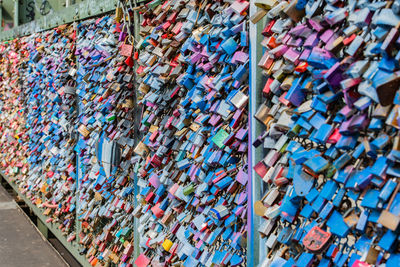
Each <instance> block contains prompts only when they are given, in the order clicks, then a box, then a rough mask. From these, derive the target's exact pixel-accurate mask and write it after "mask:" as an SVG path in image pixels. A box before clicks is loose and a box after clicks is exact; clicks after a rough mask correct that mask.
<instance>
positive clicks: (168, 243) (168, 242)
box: [162, 239, 173, 251]
mask: <svg viewBox="0 0 400 267" xmlns="http://www.w3.org/2000/svg"><path fill="white" fill-rule="evenodd" d="M172 245H173V243H172V241H171V240H169V239H165V241H164V243H163V244H162V246H163V248H164V249H165V251H169V250H170V249H171V247H172Z"/></svg>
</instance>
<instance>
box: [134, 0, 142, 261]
mask: <svg viewBox="0 0 400 267" xmlns="http://www.w3.org/2000/svg"><path fill="white" fill-rule="evenodd" d="M133 3H134V7H137V6H138V1H137V0H133ZM133 24H134V25H133V27H134V29H133V30H134V38H135V41H136V42H137V40H139V38H140V14H139V11H138V10H135V11H134V12H133ZM138 67H139V66H138V63H137V61H136V60H135V69H137V68H138ZM134 97H135V98H136V99H135V109H134V112H135V121H134V124H135V130H134V135H135V144H137V143H138V142H139V141H140V136H139V122H140V116H141V114H140V110H139V107H138V105H137V98H138V92H137V91H135V95H134ZM137 182H138V177H137V173H136V172H134V207H135V208H136V206H137V205H138V201H137V195H138V194H139V187H138V185H137ZM133 221H134V226H135V230H134V233H133V242H134V244H133V245H134V252H133V253H134V257H135V259H137V258H138V257H139V255H140V246H139V244H140V236H139V232H138V227H139V219H138V218H136V217H135V218H134V219H133Z"/></svg>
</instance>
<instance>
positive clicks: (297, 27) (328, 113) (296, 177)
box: [251, 1, 400, 266]
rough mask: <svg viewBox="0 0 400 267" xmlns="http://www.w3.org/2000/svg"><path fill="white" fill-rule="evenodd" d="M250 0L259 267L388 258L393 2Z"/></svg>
mask: <svg viewBox="0 0 400 267" xmlns="http://www.w3.org/2000/svg"><path fill="white" fill-rule="evenodd" d="M391 4H392V2H390V1H388V2H386V1H374V2H370V1H290V2H286V1H256V6H257V7H258V11H257V12H256V13H255V14H254V15H253V16H252V18H251V20H252V22H253V23H261V22H265V28H264V29H263V31H262V33H261V34H262V36H263V40H262V43H261V45H262V46H263V48H264V52H263V56H262V57H261V58H259V59H258V60H259V61H258V67H259V68H261V69H262V73H263V76H265V83H264V87H263V89H262V92H260V97H263V101H262V104H261V105H260V106H259V107H258V110H257V112H256V114H255V115H254V116H255V118H256V119H257V120H258V121H259V122H260V123H262V124H263V125H264V126H265V131H264V132H263V133H262V134H261V135H260V136H259V137H258V138H257V139H256V140H255V142H254V143H253V145H254V146H255V147H259V146H262V147H263V148H264V149H265V150H264V151H265V157H264V159H263V160H262V161H260V162H258V163H257V164H256V165H255V166H254V170H255V172H256V173H257V174H258V176H259V177H260V178H261V179H262V180H263V184H264V185H265V187H264V189H265V194H264V196H263V197H262V199H260V200H258V201H257V202H256V203H255V205H254V208H255V212H256V214H257V215H259V216H262V217H263V222H262V224H261V225H260V227H259V229H258V231H259V233H260V234H261V235H262V236H263V237H264V239H263V240H264V241H265V242H264V244H265V251H268V254H266V255H267V256H266V258H265V259H263V262H262V264H263V266H272V265H273V266H317V265H318V266H379V265H380V264H383V263H386V266H397V265H398V264H399V259H400V255H399V254H398V226H399V222H400V217H399V216H398V215H399V210H398V203H399V201H400V194H398V191H399V187H400V184H399V183H398V181H397V178H398V177H400V176H399V174H400V172H399V167H398V161H399V160H398V159H399V158H398V156H397V155H398V153H399V135H398V129H399V126H398V108H399V106H398V104H400V102H399V99H400V98H399V97H400V94H399V93H398V92H397V91H398V89H399V86H400V79H399V75H398V73H397V70H398V69H399V58H400V53H399V52H398V48H399V45H400V39H399V38H398V37H399V32H398V25H399V22H400V17H399V16H398V14H399V11H400V10H399V8H398V7H399V6H398V3H397V2H396V3H395V4H394V5H393V6H392V7H391V6H390V5H391Z"/></svg>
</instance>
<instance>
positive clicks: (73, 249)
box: [0, 172, 91, 267]
mask: <svg viewBox="0 0 400 267" xmlns="http://www.w3.org/2000/svg"><path fill="white" fill-rule="evenodd" d="M0 175H1V176H2V177H3V178H4V180H5V181H7V183H8V184H9V185H10V186H11V187H12V188H13V189H14V191H15V193H17V195H18V196H19V197H20V198H21V199H22V200H23V201H24V202H25V204H26V205H28V207H29V208H31V210H32V211H33V213H34V214H35V215H36V217H38V218H39V219H40V221H41V222H42V223H43V225H45V226H46V227H47V229H48V230H50V231H51V232H52V233H53V234H54V236H55V237H56V238H57V239H58V240H59V241H60V242H61V244H63V246H64V247H65V248H66V249H67V250H68V251H69V252H70V253H71V254H72V255H73V256H74V257H75V259H76V260H77V261H78V262H79V263H80V264H81V265H82V266H84V267H90V266H91V265H90V264H89V262H88V261H87V259H86V258H85V256H84V255H80V254H79V248H80V245H79V244H78V242H77V241H76V240H75V241H72V242H68V241H67V238H66V237H65V236H64V235H63V233H62V232H61V231H60V230H59V229H58V226H59V225H60V224H59V223H47V222H46V220H47V218H46V216H44V215H43V214H42V211H41V210H40V209H39V208H38V207H36V205H34V204H32V202H31V201H29V199H27V198H26V196H25V195H23V194H21V192H20V191H19V190H18V187H17V186H16V185H15V184H14V183H13V182H11V181H10V179H9V178H8V177H7V175H5V174H4V173H3V172H0Z"/></svg>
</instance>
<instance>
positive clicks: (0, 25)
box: [0, 2, 3, 31]
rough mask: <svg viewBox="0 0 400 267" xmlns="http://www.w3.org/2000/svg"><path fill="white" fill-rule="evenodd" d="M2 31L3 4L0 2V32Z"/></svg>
mask: <svg viewBox="0 0 400 267" xmlns="http://www.w3.org/2000/svg"><path fill="white" fill-rule="evenodd" d="M2 30H3V2H0V31H2Z"/></svg>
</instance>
